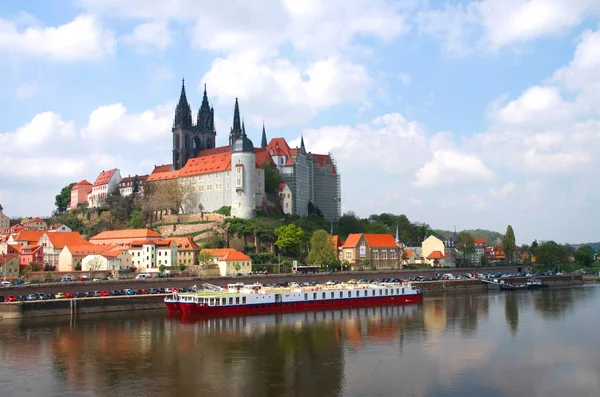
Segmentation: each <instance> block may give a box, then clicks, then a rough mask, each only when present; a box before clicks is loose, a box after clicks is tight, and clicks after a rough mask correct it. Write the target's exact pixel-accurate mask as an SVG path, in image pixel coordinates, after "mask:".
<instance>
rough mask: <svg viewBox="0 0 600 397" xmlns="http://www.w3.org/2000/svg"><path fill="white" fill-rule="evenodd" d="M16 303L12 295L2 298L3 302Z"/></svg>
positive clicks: (15, 298)
mask: <svg viewBox="0 0 600 397" xmlns="http://www.w3.org/2000/svg"><path fill="white" fill-rule="evenodd" d="M16 301H17V297H16V296H14V295H8V296H7V297H5V298H4V302H16Z"/></svg>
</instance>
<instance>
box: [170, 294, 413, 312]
mask: <svg viewBox="0 0 600 397" xmlns="http://www.w3.org/2000/svg"><path fill="white" fill-rule="evenodd" d="M422 301H423V294H414V295H402V296H383V297H367V298H353V299H331V300H319V301H299V302H286V303H281V302H280V303H268V304H256V305H253V304H250V305H232V306H207V305H200V304H197V303H191V302H190V303H186V302H180V303H179V310H181V312H182V313H183V315H184V316H186V315H199V316H231V315H253V314H262V313H279V312H294V311H307V310H324V309H343V308H352V307H365V306H384V305H402V304H410V303H419V302H422ZM167 305H168V304H167ZM169 311H170V312H171V311H172V309H169Z"/></svg>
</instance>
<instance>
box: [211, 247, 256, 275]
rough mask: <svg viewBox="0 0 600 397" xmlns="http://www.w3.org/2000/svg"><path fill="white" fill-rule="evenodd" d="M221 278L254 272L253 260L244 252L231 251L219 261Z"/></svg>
mask: <svg viewBox="0 0 600 397" xmlns="http://www.w3.org/2000/svg"><path fill="white" fill-rule="evenodd" d="M217 264H218V265H219V273H221V276H236V275H238V274H242V275H246V274H250V272H252V259H251V258H250V257H249V256H247V255H245V254H244V253H243V252H239V251H231V252H228V253H227V254H225V256H222V257H221V258H219V259H218V260H217Z"/></svg>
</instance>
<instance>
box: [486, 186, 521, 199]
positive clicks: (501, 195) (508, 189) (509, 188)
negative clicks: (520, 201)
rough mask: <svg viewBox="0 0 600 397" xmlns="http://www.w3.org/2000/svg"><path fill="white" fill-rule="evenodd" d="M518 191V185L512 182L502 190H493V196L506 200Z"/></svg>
mask: <svg viewBox="0 0 600 397" xmlns="http://www.w3.org/2000/svg"><path fill="white" fill-rule="evenodd" d="M516 189H517V185H515V184H514V183H512V182H508V183H506V184H505V185H504V186H502V187H501V188H500V189H492V190H491V193H492V196H494V197H496V198H506V197H507V196H508V195H509V194H510V193H511V192H514V191H515V190H516Z"/></svg>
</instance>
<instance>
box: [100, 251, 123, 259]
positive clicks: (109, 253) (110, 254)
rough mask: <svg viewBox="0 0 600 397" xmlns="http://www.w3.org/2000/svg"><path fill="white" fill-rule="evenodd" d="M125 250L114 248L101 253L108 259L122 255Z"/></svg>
mask: <svg viewBox="0 0 600 397" xmlns="http://www.w3.org/2000/svg"><path fill="white" fill-rule="evenodd" d="M123 251H125V250H124V249H122V248H112V249H109V250H107V251H104V252H102V253H101V254H100V255H102V256H103V257H105V258H106V259H115V258H116V257H118V256H119V255H121V254H122V253H123Z"/></svg>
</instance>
